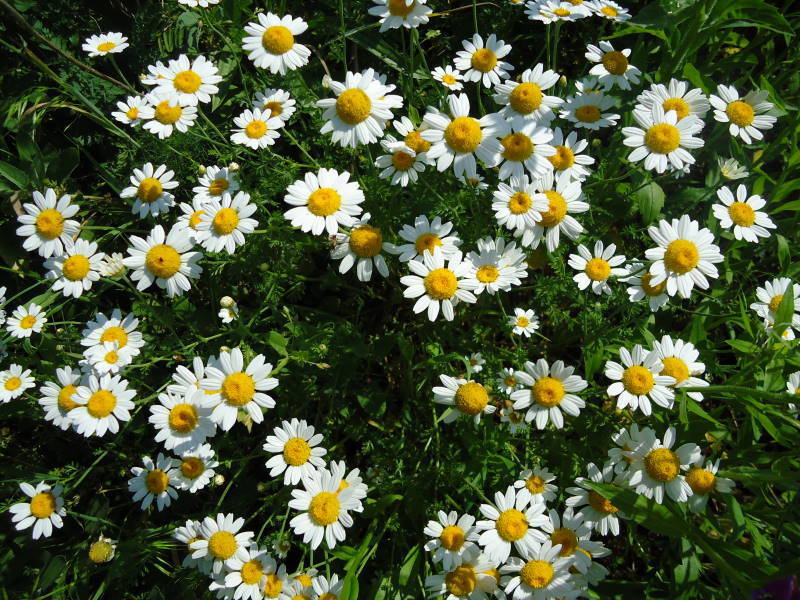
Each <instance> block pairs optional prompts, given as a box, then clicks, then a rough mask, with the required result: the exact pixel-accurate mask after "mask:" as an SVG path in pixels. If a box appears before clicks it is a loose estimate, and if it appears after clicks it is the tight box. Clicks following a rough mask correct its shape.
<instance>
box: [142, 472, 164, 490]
mask: <svg viewBox="0 0 800 600" xmlns="http://www.w3.org/2000/svg"><path fill="white" fill-rule="evenodd" d="M144 484H145V485H146V486H147V489H148V491H149V492H150V493H151V494H154V495H156V496H157V495H158V494H163V493H164V492H166V491H167V488H168V487H169V475H167V474H166V473H164V471H162V470H161V469H153V470H152V471H150V472H149V473H148V474H147V476H146V477H145V478H144Z"/></svg>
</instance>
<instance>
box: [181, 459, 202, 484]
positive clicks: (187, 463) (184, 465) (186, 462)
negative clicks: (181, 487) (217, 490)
mask: <svg viewBox="0 0 800 600" xmlns="http://www.w3.org/2000/svg"><path fill="white" fill-rule="evenodd" d="M205 470H206V464H205V463H204V462H203V461H202V460H201V459H199V458H197V457H196V456H186V457H184V458H183V460H181V475H183V476H184V477H186V478H187V479H197V478H198V477H200V475H202V474H203V471H205Z"/></svg>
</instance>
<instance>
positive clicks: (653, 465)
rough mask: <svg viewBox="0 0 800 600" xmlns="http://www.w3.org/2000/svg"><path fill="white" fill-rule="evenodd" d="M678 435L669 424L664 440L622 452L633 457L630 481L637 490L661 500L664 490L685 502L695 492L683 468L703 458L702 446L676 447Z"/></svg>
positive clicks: (659, 501)
mask: <svg viewBox="0 0 800 600" xmlns="http://www.w3.org/2000/svg"><path fill="white" fill-rule="evenodd" d="M675 439H676V438H675V428H674V427H669V428H668V429H667V431H666V432H665V433H664V441H663V442H662V441H660V440H658V439H656V440H653V441H651V442H650V443H649V444H645V445H642V446H640V447H639V448H637V449H636V450H632V451H629V452H625V453H623V454H625V455H626V456H628V458H632V459H633V462H631V464H630V467H629V473H630V478H629V479H628V484H629V485H630V486H631V487H633V488H635V490H636V493H637V494H642V495H643V496H645V497H647V498H653V499H654V500H655V501H656V502H658V503H659V504H661V503H662V502H663V501H664V492H666V493H667V495H668V496H669V497H670V498H672V499H673V500H674V501H675V502H686V501H687V500H688V499H689V497H690V496H691V495H692V494H693V493H694V492H693V491H692V487H691V486H690V485H689V483H688V482H687V481H686V477H685V476H684V475H683V473H681V470H685V469H688V468H689V467H690V466H691V465H693V464H695V463H697V462H698V461H700V460H701V458H702V453H701V452H700V447H699V446H698V445H697V444H691V443H689V444H683V445H682V446H680V447H679V448H677V449H676V450H674V451H673V450H672V446H673V444H674V443H675Z"/></svg>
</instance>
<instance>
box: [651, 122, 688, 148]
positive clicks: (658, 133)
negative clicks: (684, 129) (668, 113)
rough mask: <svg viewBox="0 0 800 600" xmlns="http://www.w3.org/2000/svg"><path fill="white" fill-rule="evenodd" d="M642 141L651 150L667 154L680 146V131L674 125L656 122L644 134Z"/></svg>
mask: <svg viewBox="0 0 800 600" xmlns="http://www.w3.org/2000/svg"><path fill="white" fill-rule="evenodd" d="M644 143H645V145H646V146H647V147H648V148H649V149H650V150H651V151H652V152H657V153H658V154H669V153H670V152H672V151H673V150H675V149H676V148H677V147H678V146H680V143H681V132H680V131H678V128H677V127H675V125H670V124H669V123H658V124H656V125H653V126H652V127H650V128H649V129H648V130H647V132H646V133H645V134H644Z"/></svg>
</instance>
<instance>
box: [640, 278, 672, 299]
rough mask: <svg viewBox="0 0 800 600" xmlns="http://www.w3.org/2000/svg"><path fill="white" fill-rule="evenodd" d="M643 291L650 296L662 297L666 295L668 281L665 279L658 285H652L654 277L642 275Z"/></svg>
mask: <svg viewBox="0 0 800 600" xmlns="http://www.w3.org/2000/svg"><path fill="white" fill-rule="evenodd" d="M641 279H642V289H643V290H644V293H645V294H647V295H648V296H660V295H661V294H663V293H664V290H665V289H666V288H667V280H666V279H665V280H664V281H662V282H661V283H659V284H658V285H650V280H651V279H653V276H652V275H651V274H650V273H645V274H644V275H642V278H641Z"/></svg>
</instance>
